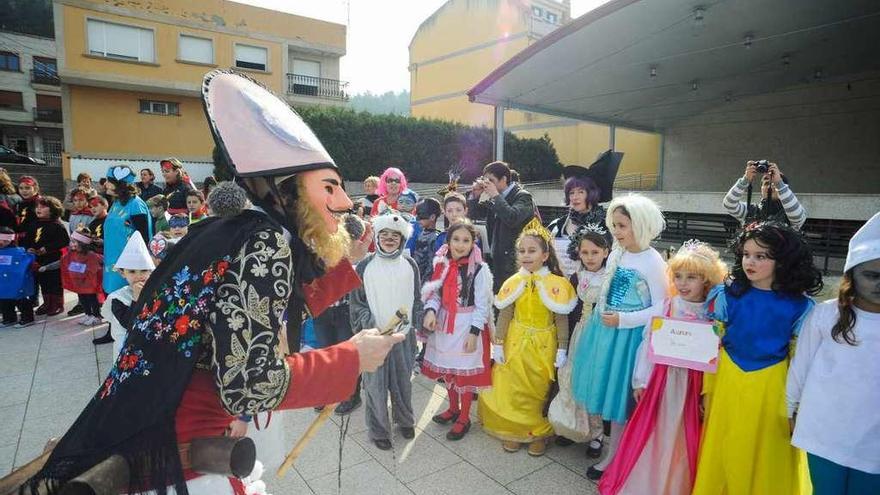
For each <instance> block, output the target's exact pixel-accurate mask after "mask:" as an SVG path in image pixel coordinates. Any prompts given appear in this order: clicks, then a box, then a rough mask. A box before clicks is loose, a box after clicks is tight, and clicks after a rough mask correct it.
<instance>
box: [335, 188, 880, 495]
mask: <svg viewBox="0 0 880 495" xmlns="http://www.w3.org/2000/svg"><path fill="white" fill-rule="evenodd" d="M453 202H455V201H453ZM448 206H449V203H446V202H445V201H444V212H445V213H446V214H447V216H448V214H449V211H448V210H447V208H446V207H448ZM417 211H418V208H417ZM607 211H608V214H607V220H606V224H607V227H606V226H604V225H587V226H583V227H581V228H580V229H579V230H578V231H577V232H576V233H575V234H574V235H573V236H572V239H571V240H572V242H571V244H570V248H569V252H568V253H556V252H555V250H554V243H553V242H552V238H551V235H550V233H549V232H548V231H547V230H546V229H545V228H544V227H542V226H541V224H540V222H538V221H537V219H535V220H534V221H532V222H531V223H530V224H529V225H528V226H527V227H526V228H525V229H524V230H523V232H522V233H521V234H520V236H519V239H518V241H517V261H518V264H519V267H520V269H519V271H518V272H517V273H516V274H515V275H513V276H512V277H510V278H509V279H508V280H506V281H504V283H503V284H502V285H501V289H500V291H499V292H498V293H497V294H493V293H492V274H491V271H490V269H489V267H488V266H487V265H486V264H485V263H484V262H483V260H482V256H481V251H480V248H479V247H478V246H477V239H478V236H477V234H476V230H475V229H474V227H473V226H472V225H471V224H470V223H468V222H467V220H466V219H463V218H461V217H458V218H456V217H453V219H452V221H449V222H448V223H447V228H446V231H445V233H444V234H445V235H444V236H443V237H442V241H440V245H439V246H438V247H437V249H436V251H435V253H436V256H435V258H434V262H433V268H432V270H431V271H430V272H429V274H428V276H427V277H425V283H424V284H423V285H422V289H421V297H415V296H412V297H411V294H412V293H413V287H414V286H417V285H418V280H419V273H418V269H417V267H416V264H415V263H414V262H409V263H406V262H404V261H400V258H399V256H400V251H401V250H402V249H403V248H402V246H403V245H404V243H405V242H406V240H407V234H408V233H409V227H408V226H407V227H406V228H395V227H393V226H392V224H393V222H389V221H387V220H385V218H384V216H380V217H377V218H374V231H375V235H376V244H377V251H376V253H375V255H373V256H372V257H370V258H368V259H367V260H364V261H363V262H362V263H361V265H359V267H358V271H359V273H360V274H361V275H362V277H363V279H364V285H363V287H362V288H361V289H359V291H360V294H359V295H358V296H356V297H354V298H353V300H352V308H351V311H352V316H353V321H356V322H357V325H355V328H353V330H355V331H357V330H358V329H360V328H367V327H369V326H382V325H383V324H384V323H385V322H387V321H388V319H389V318H390V317H391V315H393V314H394V311H395V310H396V309H397V308H398V307H400V306H405V307H407V308H409V309H410V310H411V311H413V312H415V313H411V314H418V312H417V311H418V310H417V308H418V307H419V305H421V304H423V305H424V311H423V313H422V315H423V316H422V318H421V321H414V322H413V328H415V329H417V331H418V333H419V337H420V338H421V339H422V340H424V341H426V342H425V352H424V358H423V360H422V361H421V364H420V369H421V373H422V374H424V375H425V376H426V377H429V378H431V379H433V380H437V381H438V382H440V383H442V384H444V386H445V387H446V389H447V393H448V397H449V406H448V408H447V409H446V410H445V411H443V412H442V413H440V414H437V415H436V416H434V417H433V420H434V421H435V422H437V423H439V424H444V425H450V424H451V427H450V430H449V432H448V434H447V438H448V439H449V440H458V439H460V438H462V437H463V436H464V435H465V434H466V433H467V432H468V430H469V429H470V428H471V420H470V414H469V413H470V408H471V406H472V404H473V402H474V400H475V398H476V395H477V393H479V397H478V399H477V402H478V411H477V414H478V417H479V418H480V422H481V423H482V427H483V429H484V431H486V432H487V433H488V434H489V435H491V436H493V437H495V438H497V439H499V440H500V441H501V443H502V447H503V449H504V450H505V451H508V452H515V451H517V450H519V449H521V448H522V446H523V445H524V444H525V445H527V447H528V453H529V454H530V455H533V456H540V455H542V454H543V453H544V452H545V450H546V448H547V445H548V440H550V439H551V438H552V437H554V436H557V437H560V436H563V435H567V436H571V437H574V438H572V440H577V441H588V442H589V444H588V450H587V454H588V456H589V457H593V458H599V457H601V456H602V453H603V451H604V453H605V456H604V458H602V459H601V461H599V462H598V463H597V464H595V465H592V466H590V467H589V468H588V470H587V477H588V478H589V479H592V480H597V481H598V483H599V485H598V486H599V491H600V493H602V494H603V495H609V494H624V493H626V494H646V493H651V494H670V495H672V494H680V495H684V494H690V493H694V494H718V495H721V494H725V493H726V494H759V493H760V494H764V493H767V494H769V493H774V494H775V493H785V494H799V493H807V491H808V490H809V486H810V481H809V480H808V476H809V478H811V479H812V486H813V490H814V493H816V494H819V495H821V494H856V493H860V494H861V493H880V450H878V446H880V434H878V431H880V421H878V419H877V415H874V414H871V412H870V411H872V410H873V409H875V407H872V406H877V405H880V367H878V366H877V365H876V360H875V358H874V355H875V354H876V352H877V351H878V350H880V337H878V336H876V335H872V333H871V330H872V329H873V327H872V325H873V326H876V321H877V319H878V318H880V316H878V315H880V296H878V294H880V214H878V215H877V216H875V217H874V218H873V219H871V220H870V221H869V222H868V223H867V224H866V225H865V227H863V229H862V230H860V231H859V233H858V234H857V235H856V236H855V237H854V238H853V240H852V243H851V246H850V254H849V257H848V260H847V266H846V272H845V274H844V279H843V283H842V285H841V288H840V296H839V299H838V300H837V301H829V302H826V303H824V304H822V305H820V306H819V307H818V308H816V309H813V306H814V303H813V301H812V299H811V298H810V296H811V295H817V294H818V293H819V291H820V290H821V288H822V276H821V273H820V271H819V270H818V269H817V268H816V267H815V266H814V264H813V258H812V254H811V250H810V248H809V246H808V245H807V244H806V242H805V241H804V239H803V238H802V236H801V235H800V234H798V233H797V232H796V231H795V230H793V229H791V228H790V227H788V226H785V225H781V224H778V223H773V222H765V223H758V224H752V225H748V226H746V227H745V228H744V229H743V230H742V232H741V233H739V234H738V236H737V237H736V238H735V239H734V242H733V253H734V255H735V258H734V261H733V265H732V267H731V268H730V269H728V267H727V266H726V265H725V263H724V262H722V261H721V257H720V255H719V253H718V252H717V251H716V250H714V249H713V248H711V247H710V246H709V245H707V244H705V243H702V242H699V241H689V242H686V243H684V244H683V245H682V246H681V247H680V248H679V249H678V250H677V251H676V252H675V254H674V255H673V256H671V258H670V259H668V260H664V257H663V256H661V255H660V253H658V252H657V251H656V250H655V249H653V248H652V247H651V242H652V241H653V240H654V239H655V238H656V237H658V236H659V235H660V233H661V232H662V231H663V229H664V228H665V223H664V219H663V215H662V213H661V211H660V209H659V208H658V206H657V205H656V204H655V203H653V202H652V201H651V200H650V199H648V198H646V197H644V196H640V195H629V196H625V197H620V198H616V199H614V200H613V201H612V202H611V203H610V204H609V205H608V208H607ZM422 220H424V219H422V218H420V219H419V221H420V222H422ZM403 224H404V223H401V225H403ZM421 226H422V230H423V232H424V231H427V230H429V229H430V228H431V225H430V224H427V225H426V224H425V223H424V222H422V225H421ZM606 229H607V230H606ZM609 234H610V235H609ZM611 237H613V241H611ZM439 238H440V237H439V236H438V239H439ZM432 249H433V248H432ZM557 255H568V256H570V257H571V258H572V259H574V260H577V261H579V262H580V263H579V267H578V271H577V272H576V273H575V274H573V275H572V276H571V277H570V278H566V277H565V276H564V275H563V273H562V271H561V270H560V267H559V262H558V258H557ZM404 259H405V257H404ZM391 260H396V261H393V262H392V261H391ZM386 265H387V266H386ZM392 265H393V267H392ZM391 273H394V275H393V276H389V274H391ZM404 282H405V283H404ZM401 284H403V285H401ZM493 306H494V309H495V310H496V311H497V317H496V312H495V311H493V310H492V309H491V308H492V307H493ZM573 313H575V314H573ZM655 318H669V319H673V320H689V321H693V322H697V323H699V322H702V324H703V325H704V326H703V327H702V328H706V329H708V331H709V332H710V333H712V334H715V335H717V338H718V341H719V342H720V349H719V351H718V355H717V358H715V360H714V363H715V365H717V368H715V369H714V371H705V372H703V371H699V370H698V369H696V368H694V369H691V368H690V367H685V366H684V365H682V366H673V365H669V364H655V361H656V358H655V356H654V355H653V347H652V329H655V328H657V325H655V324H653V323H652V322H654V321H655ZM805 322H806V323H805ZM874 333H876V332H874ZM798 335H802V336H803V337H802V338H801V344H800V345H798V346H795V342H796V341H797V338H798ZM414 346H415V342H414V341H413V340H412V339H411V337H408V338H407V341H406V345H401V346H400V349H396V350H395V352H394V353H392V356H391V357H389V360H388V362H387V363H386V367H385V368H384V369H380V370H379V371H377V372H376V373H375V374H367V376H365V378H364V380H365V388H366V392H367V397H368V408H367V423H368V426H369V431H370V438H371V439H372V440H373V441H374V442H375V443H376V445H377V446H378V447H379V448H385V449H387V448H390V447H391V442H390V440H391V434H390V421H389V419H388V413H387V409H386V401H387V395H388V393H390V395H391V399H392V409H393V417H394V420H395V422H397V424H398V426H399V427H400V430H401V433H402V435H403V437H404V438H411V437H412V435H413V413H412V405H411V403H410V399H409V398H410V385H409V380H410V373H411V372H412V371H413V367H414V366H415V363H414V362H413V361H412V355H413V352H414V350H415V349H414ZM795 349H797V352H795ZM490 356H491V358H493V360H494V365H493V363H492V360H490ZM791 356H794V358H793V361H792V359H791ZM790 363H792V364H791V367H790V366H789V364H790ZM556 380H559V381H560V382H561V383H559V384H558V394H557V395H555V396H554V393H555V392H556V390H555V387H553V383H554V381H556ZM560 404H561V405H560ZM548 405H549V407H548ZM548 409H550V410H551V411H556V412H555V413H553V412H551V413H550V414H548ZM566 409H567V410H566ZM560 411H561V412H562V413H560ZM568 413H570V414H568ZM554 414H555V416H554ZM798 416H800V418H801V419H798V420H797V421H795V418H797V417H798ZM560 418H562V419H560ZM603 423H604V424H603ZM840 428H843V429H845V430H848V431H847V432H845V433H842V432H841V431H840ZM609 430H610V431H609ZM605 431H608V434H605ZM792 434H793V435H794V436H793V437H792ZM556 443H557V444H560V445H565V444H570V443H571V442H570V441H565V440H564V439H560V438H557V442H556ZM799 448H802V449H804V450H805V451H806V452H807V454H808V458H809V471H808V470H807V466H806V462H804V460H805V459H804V456H803V455H802V452H801V450H799ZM807 473H809V475H808V474H807Z"/></svg>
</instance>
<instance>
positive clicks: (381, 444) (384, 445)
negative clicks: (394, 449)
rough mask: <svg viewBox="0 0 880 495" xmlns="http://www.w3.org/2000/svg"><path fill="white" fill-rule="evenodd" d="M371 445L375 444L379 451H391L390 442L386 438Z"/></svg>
mask: <svg viewBox="0 0 880 495" xmlns="http://www.w3.org/2000/svg"><path fill="white" fill-rule="evenodd" d="M373 443H374V444H376V447H377V448H378V449H379V450H391V440H388V439H387V438H382V439H379V440H373Z"/></svg>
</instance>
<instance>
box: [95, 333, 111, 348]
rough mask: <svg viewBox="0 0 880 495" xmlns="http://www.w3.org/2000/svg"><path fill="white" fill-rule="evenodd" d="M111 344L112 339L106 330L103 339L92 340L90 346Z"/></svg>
mask: <svg viewBox="0 0 880 495" xmlns="http://www.w3.org/2000/svg"><path fill="white" fill-rule="evenodd" d="M111 342H114V340H113V337H111V336H110V330H107V333H105V334H104V336H103V337H98V338H97V339H92V344H95V345H102V344H109V343H111Z"/></svg>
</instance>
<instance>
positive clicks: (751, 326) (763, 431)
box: [693, 285, 813, 495]
mask: <svg viewBox="0 0 880 495" xmlns="http://www.w3.org/2000/svg"><path fill="white" fill-rule="evenodd" d="M707 304H708V308H709V316H710V317H711V318H713V319H715V320H716V321H718V322H720V323H722V324H723V328H722V337H721V345H722V349H721V352H720V355H719V359H718V371H717V372H716V373H715V374H709V373H704V374H703V396H704V397H703V404H704V405H705V409H706V417H705V422H704V426H703V438H702V440H701V442H700V457H699V461H698V464H697V479H696V481H695V483H694V491H693V494H694V495H722V494H723V495H739V494H743V495H745V494H759V493H761V494H763V493H768V494H780V495H803V494H806V493H807V492H808V490H809V482H808V481H807V477H806V476H805V474H806V466H805V463H804V462H803V461H804V459H803V455H802V454H801V453H800V452H799V451H798V449H797V448H795V447H793V446H792V445H791V434H790V432H789V424H788V414H787V410H786V403H785V380H786V375H787V373H788V361H789V359H788V356H789V342H790V341H791V340H792V339H793V338H794V337H795V336H796V335H797V332H798V330H799V329H800V325H801V323H802V322H803V319H804V317H805V316H806V314H807V313H808V312H809V310H810V308H811V307H812V306H813V301H812V300H811V299H810V298H809V297H807V296H803V295H802V296H786V295H783V294H781V293H779V292H776V291H772V290H761V289H756V288H749V289H747V290H746V291H745V292H744V293H742V294H741V295H739V296H736V295H734V294H733V293H731V290H730V288H728V287H725V286H723V285H719V286H717V287H715V288H714V289H713V290H712V292H711V293H710V294H709V297H708V300H707Z"/></svg>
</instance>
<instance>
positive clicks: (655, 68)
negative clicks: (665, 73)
mask: <svg viewBox="0 0 880 495" xmlns="http://www.w3.org/2000/svg"><path fill="white" fill-rule="evenodd" d="M650 76H651V78H655V77H657V67H654V66H651V72H650Z"/></svg>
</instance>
